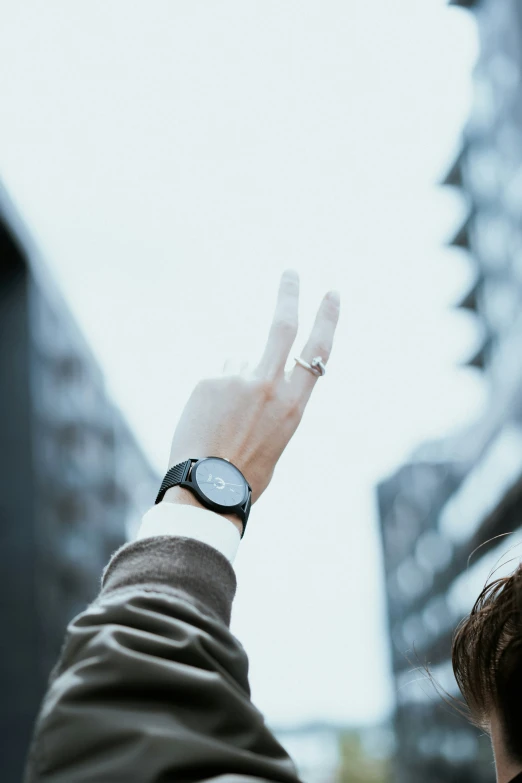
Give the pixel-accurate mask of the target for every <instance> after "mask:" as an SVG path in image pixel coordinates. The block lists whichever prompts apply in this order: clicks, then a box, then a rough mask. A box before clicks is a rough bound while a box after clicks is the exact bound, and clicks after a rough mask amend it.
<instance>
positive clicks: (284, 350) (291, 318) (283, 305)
mask: <svg viewBox="0 0 522 783" xmlns="http://www.w3.org/2000/svg"><path fill="white" fill-rule="evenodd" d="M298 307H299V275H298V274H297V272H296V271H294V270H293V269H286V270H285V271H284V273H283V276H282V277H281V283H280V285H279V293H278V296H277V304H276V309H275V313H274V318H273V321H272V325H271V327H270V332H269V335H268V340H267V343H266V347H265V350H264V353H263V356H262V358H261V361H260V362H259V365H258V367H257V373H258V374H259V375H260V376H261V377H265V378H276V377H277V376H278V375H281V374H282V373H283V370H284V368H285V364H286V362H287V360H288V354H289V353H290V348H291V347H292V345H293V344H294V342H295V338H296V336H297V322H298Z"/></svg>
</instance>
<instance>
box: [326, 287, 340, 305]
mask: <svg viewBox="0 0 522 783" xmlns="http://www.w3.org/2000/svg"><path fill="white" fill-rule="evenodd" d="M328 298H329V299H331V301H332V302H336V303H337V304H340V303H341V294H340V293H339V291H337V289H334V290H333V291H329V292H328Z"/></svg>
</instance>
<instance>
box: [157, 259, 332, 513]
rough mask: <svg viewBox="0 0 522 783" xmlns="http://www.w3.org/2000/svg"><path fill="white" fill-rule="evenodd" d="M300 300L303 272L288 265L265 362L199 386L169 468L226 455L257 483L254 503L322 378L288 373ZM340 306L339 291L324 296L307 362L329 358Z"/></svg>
mask: <svg viewBox="0 0 522 783" xmlns="http://www.w3.org/2000/svg"><path fill="white" fill-rule="evenodd" d="M298 304H299V277H298V275H297V273H296V272H294V271H292V270H287V271H285V273H284V274H283V276H282V278H281V284H280V287H279V295H278V299H277V305H276V310H275V314H274V318H273V322H272V326H271V328H270V333H269V336H268V341H267V344H266V348H265V351H264V353H263V357H262V358H261V361H260V363H259V364H258V366H257V367H256V368H255V369H254V370H253V371H243V372H241V373H240V374H237V375H224V376H222V377H217V378H207V379H204V380H202V381H200V382H199V383H198V384H197V386H196V388H195V389H194V391H193V392H192V395H191V396H190V398H189V400H188V402H187V404H186V406H185V408H184V410H183V412H182V415H181V418H180V420H179V423H178V425H177V427H176V431H175V432H174V437H173V439H172V447H171V452H170V459H169V468H170V467H172V466H173V465H176V464H178V463H179V462H183V461H184V460H186V459H189V458H190V457H196V458H203V457H209V456H212V457H225V458H226V459H228V460H230V462H231V463H232V464H233V465H235V466H236V467H237V468H239V470H240V471H241V472H242V473H243V475H244V476H245V478H246V480H247V481H248V483H249V484H250V486H251V487H252V503H255V502H256V500H257V499H258V498H259V497H260V496H261V495H262V493H263V492H264V491H265V489H266V488H267V486H268V484H269V483H270V480H271V478H272V475H273V472H274V468H275V466H276V463H277V461H278V459H279V457H280V456H281V454H282V453H283V451H284V449H285V448H286V446H287V444H288V442H289V441H290V438H291V437H292V435H293V434H294V432H295V431H296V429H297V427H298V425H299V422H300V421H301V418H302V416H303V413H304V410H305V408H306V405H307V403H308V400H309V399H310V395H311V394H312V391H313V389H314V387H315V384H316V382H317V376H315V375H314V374H313V373H311V372H310V371H309V370H306V369H305V368H303V367H301V366H300V365H298V364H296V365H295V366H294V367H293V369H292V370H290V371H288V372H285V365H286V362H287V360H288V356H289V353H290V349H291V348H292V345H293V343H294V341H295V338H296V335H297V322H298ZM339 307H340V302H339V295H338V294H337V292H334V291H331V292H329V293H328V294H326V295H325V297H324V298H323V301H322V303H321V305H320V307H319V311H318V313H317V317H316V320H315V323H314V326H313V329H312V332H311V334H310V338H309V340H308V342H307V343H306V346H305V348H304V349H303V353H302V358H303V359H305V360H306V361H308V362H311V360H312V358H314V357H315V356H321V357H322V359H323V362H324V363H325V364H326V362H327V361H328V359H329V357H330V353H331V350H332V344H333V339H334V334H335V329H336V326H337V322H338V319H339ZM176 489H178V488H176ZM170 492H172V491H171V490H169V493H170ZM188 494H190V493H188Z"/></svg>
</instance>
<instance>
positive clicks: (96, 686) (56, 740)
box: [26, 272, 339, 783]
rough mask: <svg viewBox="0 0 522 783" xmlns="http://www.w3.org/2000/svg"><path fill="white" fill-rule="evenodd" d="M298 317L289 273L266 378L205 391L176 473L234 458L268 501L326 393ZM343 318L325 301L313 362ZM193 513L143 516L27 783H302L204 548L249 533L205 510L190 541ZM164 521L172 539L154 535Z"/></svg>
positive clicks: (68, 643) (173, 508) (108, 573)
mask: <svg viewBox="0 0 522 783" xmlns="http://www.w3.org/2000/svg"><path fill="white" fill-rule="evenodd" d="M297 305H298V278H297V275H296V274H295V273H292V272H287V273H285V275H284V276H283V279H282V281H281V287H280V291H279V297H278V303H277V307H276V313H275V317H274V322H273V324H272V327H271V330H270V335H269V339H268V344H267V347H266V350H265V352H264V355H263V358H262V360H261V362H260V364H259V366H258V367H257V368H256V369H255V370H254V371H253V372H249V373H242V374H241V375H238V376H232V377H231V376H225V377H223V378H216V379H210V380H205V381H202V382H201V383H200V384H198V386H197V387H196V389H195V390H194V392H193V394H192V396H191V398H190V400H189V402H188V403H187V406H186V407H185V409H184V411H183V414H182V417H181V419H180V422H179V424H178V427H177V429H176V432H175V434H174V438H173V441H172V449H171V457H170V465H171V466H172V465H176V464H178V463H179V462H182V461H183V460H187V459H189V458H193V457H201V456H203V455H204V456H207V455H208V456H210V455H212V456H218V457H224V458H227V459H228V460H230V462H231V463H232V464H233V465H235V466H236V467H237V468H238V469H239V470H240V471H241V472H242V473H243V475H244V476H245V478H246V479H247V481H248V483H249V484H250V486H251V488H252V502H253V503H255V501H256V500H257V499H258V498H259V496H260V495H261V494H262V492H263V491H264V490H265V489H266V487H267V486H268V484H269V482H270V479H271V477H272V474H273V471H274V468H275V465H276V463H277V461H278V459H279V457H280V456H281V454H282V452H283V450H284V448H285V447H286V445H287V443H288V441H289V440H290V438H291V437H292V435H293V434H294V432H295V430H296V428H297V426H298V424H299V421H300V419H301V416H302V415H303V412H304V409H305V406H306V403H307V401H308V399H309V397H310V394H311V392H312V390H313V387H314V384H315V382H316V380H317V376H316V375H314V373H313V372H309V371H308V370H307V369H306V368H305V367H303V366H300V365H296V367H295V368H294V369H293V370H292V371H291V372H288V373H285V364H286V362H287V359H288V355H289V352H290V349H291V347H292V344H293V342H294V340H295V337H296V332H297ZM338 314H339V300H338V297H337V295H335V294H331V295H327V296H326V297H325V298H324V299H323V302H322V304H321V307H320V309H319V313H318V316H317V319H316V322H315V325H314V328H313V331H312V335H311V337H310V340H309V341H308V343H307V345H306V347H305V349H304V350H303V358H304V359H305V360H306V361H311V359H313V358H314V357H316V356H318V355H319V356H321V357H322V358H323V361H324V362H326V361H327V359H328V357H329V354H330V351H331V346H332V342H333V336H334V332H335V327H336V324H337V319H338ZM189 505H190V506H194V505H195V506H196V507H198V506H199V503H198V501H197V499H196V498H195V497H194V495H192V494H191V492H190V491H189V490H187V489H183V488H179V487H176V488H173V489H170V490H168V492H167V494H166V495H165V498H164V499H163V501H162V502H161V503H160V504H159V505H158V506H156V507H155V509H156V511H154V510H152V511H150V512H149V513H148V515H146V517H147V516H148V517H149V520H148V521H147V520H144V523H143V525H144V530H142V533H141V536H142V537H141V538H140V539H139V540H137V541H135V542H133V543H130V544H126V545H125V546H124V547H122V548H121V549H120V550H119V551H118V552H117V553H116V554H115V555H114V556H113V557H112V559H111V561H110V563H109V565H108V566H107V568H106V570H105V572H104V575H103V580H102V589H101V592H100V594H99V596H98V598H97V599H96V601H95V602H94V603H93V604H92V605H91V606H89V607H88V608H87V609H86V611H85V612H83V613H81V614H80V615H78V616H77V617H76V618H75V619H74V620H73V621H72V622H71V624H70V625H69V627H68V629H67V636H66V640H65V644H64V648H63V651H62V655H61V657H60V661H59V662H58V664H57V666H56V667H55V670H54V671H53V674H52V676H51V680H50V684H49V688H48V691H47V693H46V696H45V698H44V702H43V705H42V709H41V712H40V715H39V718H38V721H37V725H36V729H35V735H34V740H33V744H32V747H31V752H30V757H29V761H28V766H27V773H26V783H37V781H38V783H39V782H40V781H42V783H43V781H45V783H94V782H95V781H96V783H105V782H107V783H109V781H111V782H112V781H118V782H119V781H121V783H124V782H125V783H133V781H136V782H138V781H139V783H148V782H149V781H150V782H151V783H152V781H155V782H157V783H160V782H161V783H167V781H169V782H170V781H172V782H174V781H177V782H179V783H181V781H183V782H186V783H189V781H190V782H191V783H197V782H198V781H217V780H220V781H221V782H222V783H225V781H229V782H230V783H232V781H235V782H236V783H239V781H245V783H246V781H249V782H251V783H253V781H282V783H285V782H286V783H297V780H298V779H297V776H296V772H295V768H294V765H293V763H292V762H291V760H290V759H289V758H288V756H287V754H286V753H285V751H284V750H283V748H282V747H281V746H280V745H279V743H278V742H277V741H276V739H275V738H274V737H273V735H272V734H271V733H270V731H269V730H268V729H267V727H266V726H265V723H264V720H263V716H262V715H261V714H260V713H259V711H258V710H257V709H256V708H255V707H254V705H253V704H252V702H251V700H250V690H249V684H248V660H247V657H246V654H245V652H244V650H243V648H242V646H241V644H240V643H239V642H238V641H237V639H235V637H234V636H233V635H232V634H231V633H230V630H229V623H230V614H231V607H232V601H233V598H234V593H235V589H236V580H235V574H234V570H233V568H232V565H231V562H230V560H231V559H233V558H232V557H230V556H229V555H227V556H226V554H225V549H223V548H222V547H221V546H220V543H219V542H216V543H215V546H214V545H211V543H209V542H208V541H209V539H208V537H207V538H206V537H205V535H203V534H201V530H202V527H201V526H200V522H201V521H202V520H204V523H205V524H204V525H203V527H204V526H205V525H207V527H208V523H209V521H212V520H215V521H216V529H218V528H219V526H220V525H221V526H223V525H225V528H226V532H227V533H230V530H231V528H229V527H228V526H229V525H232V524H234V525H235V526H236V527H237V531H238V532H236V531H233V535H234V536H235V537H236V538H237V541H236V546H237V544H238V543H239V534H240V533H241V532H242V527H241V523H240V522H239V519H238V518H235V517H234V516H233V515H227V514H224V515H222V516H221V515H220V516H216V515H215V513H214V512H213V511H209V510H207V509H205V510H203V508H202V507H200V508H199V509H198V511H194V509H190V511H191V513H192V514H193V515H194V514H195V516H196V517H197V516H198V514H199V515H200V518H199V519H197V520H196V519H194V527H193V535H192V533H191V534H190V535H187V533H186V532H184V534H183V535H181V534H180V533H179V531H180V530H181V529H182V527H183V526H182V527H180V526H179V524H180V523H179V520H180V518H181V517H180V514H181V515H183V514H184V513H185V514H186V513H187V510H186V509H187V506H189ZM160 507H161V508H160ZM159 510H161V511H162V520H161V525H163V528H162V531H163V532H164V533H166V534H165V535H157V534H156V533H157V531H158V525H157V520H152V522H151V518H152V517H151V515H153V514H154V513H159ZM165 512H166V513H165ZM225 521H226V524H225ZM183 524H186V519H185V522H184V523H183ZM147 525H149V527H147ZM161 525H160V527H161ZM169 526H170V527H169ZM211 527H212V526H211ZM213 535H215V531H214V533H213ZM214 540H215V539H214ZM220 549H221V551H220Z"/></svg>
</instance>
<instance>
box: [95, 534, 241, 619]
mask: <svg viewBox="0 0 522 783" xmlns="http://www.w3.org/2000/svg"><path fill="white" fill-rule="evenodd" d="M129 587H136V588H141V589H149V590H159V591H161V590H164V591H165V592H170V591H171V590H172V589H174V590H176V591H182V592H184V593H186V594H187V595H189V596H191V597H192V598H194V599H195V600H197V601H199V602H201V603H202V604H204V605H205V606H206V607H207V608H209V609H210V610H211V611H212V612H213V613H214V614H216V615H217V616H218V617H219V619H220V620H222V621H223V622H224V623H225V624H226V625H227V626H229V625H230V615H231V611H232V601H233V600H234V595H235V592H236V575H235V573H234V569H233V568H232V566H231V564H230V563H229V561H228V560H227V559H226V557H224V555H222V554H221V552H218V551H217V550H216V549H214V548H213V547H211V546H208V545H207V544H204V543H203V542H201V541H197V540H195V539H192V538H184V537H177V536H155V537H154V538H144V539H141V540H140V541H135V542H133V543H131V544H124V546H122V547H121V548H120V549H118V550H117V551H116V552H115V553H114V554H113V556H112V557H111V559H110V561H109V563H108V565H107V567H106V568H105V570H104V572H103V576H102V590H101V593H100V598H103V597H104V596H106V595H107V594H109V593H111V592H113V591H115V590H119V589H121V588H129Z"/></svg>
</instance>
